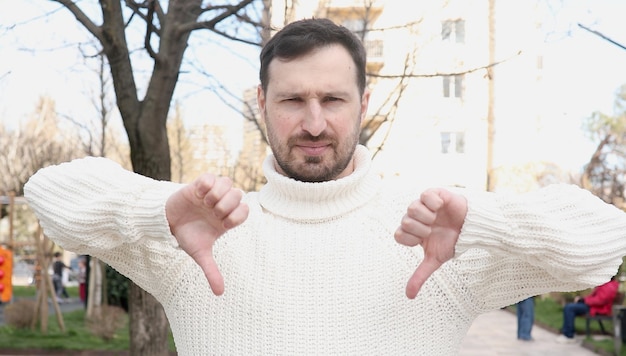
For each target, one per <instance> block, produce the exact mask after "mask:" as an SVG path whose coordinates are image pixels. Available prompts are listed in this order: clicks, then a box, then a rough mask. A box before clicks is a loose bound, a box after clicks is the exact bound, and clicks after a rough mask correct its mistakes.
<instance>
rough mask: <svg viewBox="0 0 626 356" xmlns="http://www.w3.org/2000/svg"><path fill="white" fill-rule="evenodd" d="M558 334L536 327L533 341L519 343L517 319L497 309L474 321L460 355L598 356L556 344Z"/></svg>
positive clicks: (578, 347) (533, 331)
mask: <svg viewBox="0 0 626 356" xmlns="http://www.w3.org/2000/svg"><path fill="white" fill-rule="evenodd" d="M557 336H558V335H556V334H554V333H553V332H551V331H548V330H546V329H543V328H541V327H539V326H537V325H535V326H533V330H532V337H533V339H534V340H533V341H519V340H517V316H516V315H515V314H513V313H511V312H508V311H504V310H498V311H494V312H490V313H487V314H484V315H481V316H480V317H478V319H476V320H475V321H474V323H473V324H472V327H471V328H470V330H469V331H468V333H467V335H466V336H465V339H464V341H463V346H462V347H461V352H460V354H459V355H460V356H517V355H520V356H597V355H598V354H597V353H595V352H592V351H590V350H588V349H586V348H584V347H583V346H581V344H582V338H583V336H578V337H577V339H579V343H578V344H574V345H572V344H570V345H563V344H559V343H557V342H556V341H555V339H556V337H557Z"/></svg>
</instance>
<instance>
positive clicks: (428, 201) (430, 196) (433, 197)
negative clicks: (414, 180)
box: [420, 189, 443, 211]
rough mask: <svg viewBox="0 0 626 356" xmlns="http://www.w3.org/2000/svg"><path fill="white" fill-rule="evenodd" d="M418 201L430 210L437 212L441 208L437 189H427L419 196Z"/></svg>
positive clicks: (441, 200) (441, 203) (440, 199)
mask: <svg viewBox="0 0 626 356" xmlns="http://www.w3.org/2000/svg"><path fill="white" fill-rule="evenodd" d="M420 201H421V202H422V203H423V204H424V205H425V206H426V207H427V208H428V209H429V210H430V211H437V210H439V208H441V206H443V199H442V198H441V196H440V195H439V189H428V190H426V191H424V192H423V193H422V195H421V196H420Z"/></svg>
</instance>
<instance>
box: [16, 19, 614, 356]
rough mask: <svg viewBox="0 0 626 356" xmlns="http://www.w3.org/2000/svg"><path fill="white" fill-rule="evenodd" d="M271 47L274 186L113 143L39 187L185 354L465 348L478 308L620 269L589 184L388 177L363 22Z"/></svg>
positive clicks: (294, 35)
mask: <svg viewBox="0 0 626 356" xmlns="http://www.w3.org/2000/svg"><path fill="white" fill-rule="evenodd" d="M260 58H261V68H260V79H261V84H260V86H259V89H258V103H259V108H260V111H261V114H262V117H263V119H264V121H265V125H266V128H267V132H268V137H269V142H270V146H271V148H272V151H273V155H270V156H269V157H268V158H267V159H266V161H265V163H264V172H265V176H266V178H267V184H266V185H265V186H263V188H262V189H261V190H260V191H259V192H252V193H247V194H244V193H243V192H242V191H240V190H239V189H236V188H234V187H233V186H232V183H231V181H230V180H229V179H228V178H224V177H216V176H214V175H212V174H205V175H203V176H201V177H199V178H198V179H196V180H195V181H194V182H192V183H191V184H189V185H179V184H174V183H171V182H159V181H155V180H152V179H149V178H146V177H142V176H140V175H137V174H134V173H132V172H128V171H126V170H124V169H122V168H120V167H119V166H118V165H117V164H115V163H113V162H111V161H108V160H105V159H96V158H86V159H82V160H76V161H74V162H71V163H65V164H62V165H60V166H56V167H49V168H46V169H43V170H41V171H40V172H38V173H37V174H36V175H34V176H33V177H32V178H31V179H30V181H29V182H28V184H27V185H26V187H25V193H26V197H27V199H28V201H29V203H30V204H31V206H32V208H33V209H34V211H35V212H36V214H37V216H38V217H39V218H40V221H41V224H42V226H43V228H44V230H45V232H46V233H47V235H48V236H50V237H51V238H53V239H54V240H55V241H56V242H57V243H59V244H60V245H62V246H63V247H64V248H66V249H68V250H72V251H74V252H76V253H84V254H90V255H94V256H96V257H98V258H100V259H102V260H103V261H105V262H107V263H109V264H110V265H112V266H113V267H115V268H116V269H117V270H119V271H120V272H121V273H123V274H125V275H126V276H128V277H129V278H130V279H132V280H133V281H134V282H135V283H136V284H138V285H139V286H141V287H142V288H143V289H145V290H146V291H148V292H150V293H151V294H152V295H154V296H155V297H156V298H157V299H158V300H159V301H160V303H161V304H162V305H163V307H164V308H165V311H166V313H167V315H168V319H169V322H170V326H171V328H172V331H173V334H174V339H175V342H176V347H177V351H178V353H179V354H180V355H208V354H229V355H232V354H245V355H249V354H290V355H303V354H340V355H342V354H358V355H366V354H375V355H380V354H385V355H399V354H412V355H429V356H432V355H452V354H455V353H457V352H458V349H459V347H460V345H461V342H462V340H463V337H464V334H465V332H466V331H467V329H468V328H469V326H470V325H471V323H472V321H473V320H474V318H476V316H478V315H479V314H481V313H484V312H487V311H491V310H495V309H499V308H501V307H503V306H507V305H510V304H513V303H515V302H517V301H519V300H521V299H524V298H526V297H528V296H532V295H538V294H541V293H545V292H548V291H555V290H563V291H573V290H581V289H585V288H588V287H589V286H590V285H595V284H598V283H599V282H603V281H605V280H608V279H609V278H610V276H612V275H614V274H615V273H616V271H617V268H618V266H619V265H620V263H621V257H622V256H623V255H624V254H626V238H625V237H626V232H625V231H626V215H625V214H624V213H623V212H622V211H620V210H618V209H616V208H615V207H613V206H611V205H608V204H605V203H604V202H602V201H601V200H599V199H598V198H596V197H594V196H592V195H591V194H590V193H589V192H586V191H583V190H581V189H579V188H577V187H573V186H560V185H557V186H553V187H550V188H547V189H544V190H541V191H539V192H535V193H530V194H526V195H520V196H500V195H495V194H491V193H486V192H470V191H461V192H458V193H456V192H452V191H449V190H445V189H438V188H437V189H428V190H425V191H423V190H422V189H418V188H417V187H415V188H413V189H411V190H408V191H406V190H404V191H397V190H396V189H393V188H387V187H384V186H383V184H382V182H381V180H380V177H378V176H377V175H376V174H374V173H373V172H372V170H371V168H370V167H371V156H370V154H369V152H368V151H367V149H366V148H365V147H363V146H359V145H357V142H358V134H359V127H360V123H361V120H362V119H363V118H364V116H365V115H366V111H367V106H368V100H369V93H368V92H367V90H366V87H365V50H364V49H363V46H362V45H361V43H360V42H359V40H358V39H357V38H356V37H355V36H354V35H353V34H352V33H351V32H350V31H348V30H347V29H345V28H343V27H340V26H336V25H335V24H333V23H332V22H330V21H328V20H324V19H310V20H302V21H297V22H294V23H291V24H290V25H287V26H286V27H285V28H284V29H283V30H281V31H279V32H278V33H276V34H275V35H274V36H273V37H272V39H270V41H268V43H267V45H266V46H265V47H264V48H263V50H262V53H261V56H260ZM412 154H419V153H418V152H416V153H409V152H407V164H411V161H410V157H411V155H412ZM424 169H427V167H424ZM207 281H208V283H207ZM407 297H408V298H407Z"/></svg>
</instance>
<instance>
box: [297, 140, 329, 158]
mask: <svg viewBox="0 0 626 356" xmlns="http://www.w3.org/2000/svg"><path fill="white" fill-rule="evenodd" d="M296 147H297V148H298V149H299V150H300V151H301V152H303V153H304V154H305V155H307V156H320V155H323V154H324V153H325V152H326V151H327V150H329V149H330V148H331V147H332V146H331V144H330V143H320V142H315V143H305V144H303V143H299V144H298V145H296Z"/></svg>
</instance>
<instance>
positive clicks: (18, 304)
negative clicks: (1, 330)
mask: <svg viewBox="0 0 626 356" xmlns="http://www.w3.org/2000/svg"><path fill="white" fill-rule="evenodd" d="M34 318H35V301H33V300H29V299H20V300H17V301H15V302H13V303H11V304H9V305H7V306H6V307H4V321H5V323H6V324H7V325H10V326H12V327H14V328H16V329H27V328H30V326H31V324H32V322H33V319H34Z"/></svg>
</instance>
